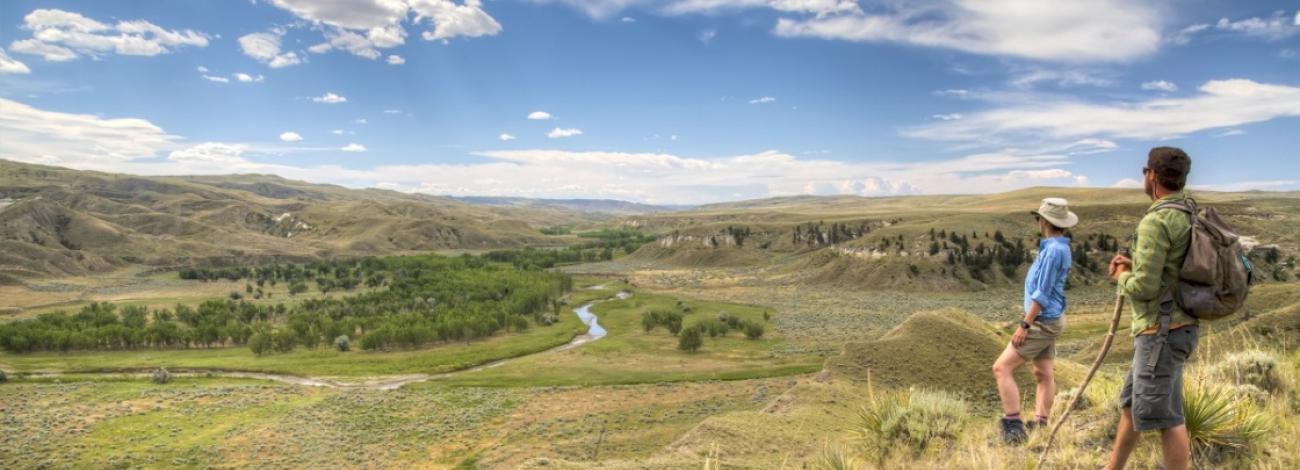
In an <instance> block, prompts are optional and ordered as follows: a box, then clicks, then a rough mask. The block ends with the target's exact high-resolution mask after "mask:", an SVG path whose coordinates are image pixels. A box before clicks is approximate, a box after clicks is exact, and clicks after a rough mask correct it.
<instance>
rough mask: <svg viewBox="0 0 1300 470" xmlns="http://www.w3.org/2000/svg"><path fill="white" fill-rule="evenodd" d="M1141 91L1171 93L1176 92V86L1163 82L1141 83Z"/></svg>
mask: <svg viewBox="0 0 1300 470" xmlns="http://www.w3.org/2000/svg"><path fill="white" fill-rule="evenodd" d="M1142 89H1143V90H1159V91H1164V92H1169V93H1173V92H1175V91H1178V85H1175V84H1173V82H1168V81H1165V80H1155V81H1151V82H1146V83H1143V84H1142Z"/></svg>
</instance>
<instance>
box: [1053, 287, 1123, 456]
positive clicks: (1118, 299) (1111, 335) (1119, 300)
mask: <svg viewBox="0 0 1300 470" xmlns="http://www.w3.org/2000/svg"><path fill="white" fill-rule="evenodd" d="M1123 311H1124V296H1123V295H1117V296H1115V314H1114V316H1112V317H1111V318H1110V330H1108V331H1106V338H1105V339H1102V340H1101V352H1098V353H1097V359H1095V360H1093V361H1092V368H1091V369H1088V375H1085V376H1084V377H1083V383H1081V384H1079V391H1078V392H1075V394H1074V397H1072V398H1070V405H1069V406H1067V407H1066V408H1065V412H1064V413H1061V419H1058V420H1056V424H1055V425H1053V426H1052V433H1051V434H1049V435H1048V436H1047V445H1046V446H1044V447H1043V452H1042V453H1040V454H1038V464H1036V465H1034V468H1042V467H1043V461H1044V460H1046V459H1047V452H1049V451H1051V450H1052V443H1053V442H1054V441H1056V432H1057V431H1060V430H1061V425H1062V424H1065V420H1066V419H1067V418H1069V417H1070V412H1071V411H1074V406H1075V405H1077V404H1078V403H1079V397H1082V396H1083V391H1084V389H1086V388H1088V382H1091V381H1092V376H1093V375H1096V374H1097V369H1099V368H1101V362H1102V361H1103V360H1105V359H1106V353H1108V352H1110V344H1111V342H1113V341H1114V340H1115V329H1116V328H1119V317H1120V314H1121V313H1122V312H1123Z"/></svg>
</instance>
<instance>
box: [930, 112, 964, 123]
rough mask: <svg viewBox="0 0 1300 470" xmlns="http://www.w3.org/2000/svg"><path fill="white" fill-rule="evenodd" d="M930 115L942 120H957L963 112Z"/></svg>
mask: <svg viewBox="0 0 1300 470" xmlns="http://www.w3.org/2000/svg"><path fill="white" fill-rule="evenodd" d="M930 117H932V118H935V119H938V120H940V121H956V120H958V119H961V114H959V113H948V114H935V115H933V116H930Z"/></svg>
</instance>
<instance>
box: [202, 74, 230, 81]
mask: <svg viewBox="0 0 1300 470" xmlns="http://www.w3.org/2000/svg"><path fill="white" fill-rule="evenodd" d="M203 79H204V80H207V81H210V82H217V83H230V79H229V78H226V77H217V76H213V75H204V76H203Z"/></svg>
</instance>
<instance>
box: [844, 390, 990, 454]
mask: <svg viewBox="0 0 1300 470" xmlns="http://www.w3.org/2000/svg"><path fill="white" fill-rule="evenodd" d="M969 417H970V411H969V406H968V405H967V404H966V402H965V401H963V400H961V399H960V398H957V397H956V396H954V395H952V394H949V393H946V392H931V391H924V390H908V391H904V392H889V393H885V394H882V395H876V394H875V393H874V392H873V393H871V395H870V397H869V398H868V400H867V404H866V405H863V406H862V408H860V409H859V410H858V422H857V425H856V426H854V427H853V428H851V429H850V430H849V434H850V435H851V436H852V437H853V438H855V440H857V441H859V442H861V443H862V444H863V447H864V449H865V450H866V453H867V454H868V455H873V456H875V457H876V464H877V465H883V463H884V461H885V460H886V459H888V457H889V455H890V454H891V453H892V452H893V451H894V450H896V449H899V448H902V449H907V450H910V451H912V452H913V453H921V452H924V451H925V450H926V449H927V448H930V447H931V446H932V445H934V444H936V443H939V442H947V441H953V440H956V439H957V437H958V435H959V434H960V433H961V429H962V427H963V425H964V424H965V422H966V420H967V419H968V418H969Z"/></svg>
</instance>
